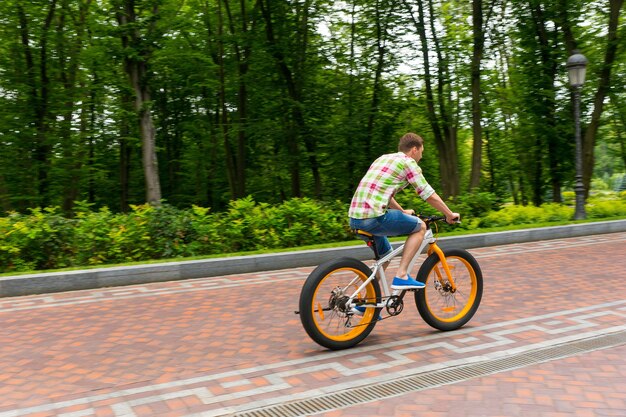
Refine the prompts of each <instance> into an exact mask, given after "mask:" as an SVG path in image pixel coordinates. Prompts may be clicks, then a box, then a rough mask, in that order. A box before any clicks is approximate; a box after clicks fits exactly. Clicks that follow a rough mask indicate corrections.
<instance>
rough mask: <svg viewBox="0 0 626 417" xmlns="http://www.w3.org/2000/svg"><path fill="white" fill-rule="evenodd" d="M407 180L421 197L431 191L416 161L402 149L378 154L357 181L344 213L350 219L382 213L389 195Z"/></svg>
mask: <svg viewBox="0 0 626 417" xmlns="http://www.w3.org/2000/svg"><path fill="white" fill-rule="evenodd" d="M409 184H411V185H412V186H413V188H415V191H416V192H417V195H419V196H420V197H421V198H422V199H423V200H426V199H428V197H430V196H431V195H433V193H434V192H435V190H433V187H431V186H430V185H429V184H428V182H426V179H425V178H424V176H423V175H422V169H421V168H420V167H419V165H417V162H415V160H414V159H413V158H411V157H409V156H407V155H406V154H405V153H404V152H398V153H392V154H387V155H383V156H381V157H379V158H378V159H376V160H375V161H374V162H373V163H372V165H371V166H370V167H369V169H368V170H367V173H366V174H365V176H364V177H363V179H362V180H361V182H360V183H359V186H358V187H357V189H356V192H355V193H354V197H352V202H351V203H350V211H349V213H348V215H349V216H350V217H351V218H353V219H371V218H374V217H378V216H382V215H383V214H385V212H386V211H387V205H388V204H389V200H390V199H391V197H393V196H394V195H395V194H396V193H397V192H398V191H400V190H402V189H403V188H404V187H406V186H407V185H409Z"/></svg>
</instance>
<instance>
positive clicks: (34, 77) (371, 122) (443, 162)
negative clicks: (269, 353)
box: [0, 0, 626, 269]
mask: <svg viewBox="0 0 626 417" xmlns="http://www.w3.org/2000/svg"><path fill="white" fill-rule="evenodd" d="M623 14H624V2H623V0H598V1H596V0H586V1H582V0H550V1H542V0H472V1H464V0H463V1H462V0H452V1H447V0H353V1H328V0H239V1H234V0H45V1H44V0H28V1H21V0H3V1H1V2H0V214H3V215H5V216H6V217H5V218H4V219H5V223H4V224H5V226H6V228H7V229H6V230H9V231H12V233H13V232H15V231H16V226H15V224H16V222H17V223H19V221H21V220H20V219H22V218H20V217H19V216H20V215H21V213H27V212H31V213H33V214H35V217H36V215H37V213H39V214H40V215H41V214H42V213H54V215H55V216H56V215H57V214H58V215H59V216H61V215H62V217H63V218H72V217H76V216H78V217H79V218H80V217H81V216H82V218H85V217H88V216H90V215H92V214H93V213H91V211H97V210H100V211H101V212H102V211H104V212H106V213H108V214H107V215H109V216H113V215H117V213H128V212H129V211H132V212H134V213H135V214H137V213H138V212H141V213H144V212H146V213H147V212H150V208H148V207H146V208H145V210H144V209H139V210H137V207H136V205H139V204H143V203H150V204H152V205H159V204H165V205H166V206H167V207H169V208H170V209H173V208H176V209H180V210H187V209H189V210H195V211H193V212H190V213H192V214H191V216H192V217H193V216H194V215H199V216H205V215H207V213H208V211H209V210H210V211H211V213H220V212H227V211H228V210H232V209H233V208H236V209H237V210H239V209H241V208H242V207H247V209H246V210H248V211H252V210H253V209H254V208H255V207H257V205H256V204H254V203H251V202H259V203H261V204H263V208H264V209H266V211H267V210H269V207H270V206H269V205H275V206H276V207H282V209H284V207H286V206H285V204H287V206H288V204H289V201H291V200H293V201H296V202H295V203H293V204H294V205H298V206H299V207H300V209H302V207H303V206H304V207H306V206H307V204H309V201H308V200H307V198H310V199H313V200H315V201H317V202H319V204H320V205H324V204H326V205H329V206H332V207H333V208H334V209H338V210H341V213H340V214H341V216H345V213H344V212H343V207H342V206H341V205H339V206H337V205H336V204H338V203H337V202H342V203H345V204H347V202H349V200H350V198H351V196H352V193H353V192H354V189H355V188H356V185H357V182H358V180H359V179H360V178H361V176H362V175H363V173H364V172H365V170H366V169H367V167H368V166H369V164H370V163H371V161H372V160H373V159H374V158H375V157H377V156H379V155H380V154H382V153H387V152H394V151H395V150H396V145H397V139H398V138H399V137H400V136H401V135H402V134H403V133H405V132H407V131H413V132H416V133H418V134H420V135H422V136H423V137H424V138H425V141H426V150H425V157H424V159H423V161H422V162H421V163H420V165H421V167H422V169H423V170H424V172H425V175H426V177H427V178H428V180H429V182H430V183H431V184H432V185H433V186H434V187H435V189H436V190H437V191H438V192H439V193H440V194H441V195H442V196H444V197H445V198H451V199H452V201H454V200H455V199H456V200H457V201H465V202H467V201H473V202H478V203H477V204H479V205H480V204H482V203H481V202H485V201H486V204H488V205H497V204H498V203H501V202H504V201H510V202H513V203H515V204H519V205H528V204H531V205H534V206H540V205H542V204H544V203H546V202H552V203H557V204H559V203H562V202H563V200H564V196H565V198H567V193H568V192H570V193H571V191H568V190H571V189H572V187H573V182H574V178H575V173H574V152H575V141H574V120H573V109H572V100H571V94H572V92H571V89H570V88H569V85H568V81H567V71H566V68H565V63H566V61H567V58H568V56H569V55H571V54H572V53H573V51H574V50H580V51H581V52H582V53H583V54H584V55H585V56H586V57H587V58H588V59H589V65H588V67H587V82H586V83H585V85H584V87H583V89H582V100H581V102H582V113H581V114H582V138H583V162H584V163H583V180H584V185H585V191H586V193H587V195H589V192H590V190H591V189H592V188H594V189H615V190H618V189H620V187H622V188H623V187H624V186H625V185H626V179H625V178H624V172H625V171H626V169H625V164H626V42H625V41H624V39H625V38H626V24H624V17H623ZM302 198H304V200H302ZM238 201H239V203H237V202H238ZM233 204H235V205H233ZM250 204H252V205H251V206H250ZM192 207H193V209H192ZM202 208H203V209H202ZM308 209H309V210H313V209H311V208H310V207H309V208H308ZM287 211H289V210H288V209H287ZM193 213H195V214H193ZM170 214H171V213H170ZM164 216H165V217H167V216H168V215H167V214H165V215H164ZM139 217H141V215H140V216H139ZM11 218H12V219H13V220H10V221H9V220H7V219H11ZM22 220H23V219H22ZM48 220H49V219H48ZM212 221H213V222H215V219H213V220H212ZM50 222H52V223H54V222H53V221H51V220H50V221H48V223H50ZM52 223H51V224H52ZM288 223H289V222H288ZM0 226H1V225H0ZM68 227H69V226H68ZM116 227H117V228H116V229H115V230H113V231H112V230H108V231H107V233H108V235H109V237H110V238H111V235H112V234H115V233H118V232H119V230H120V229H119V225H117V226H116ZM49 228H50V230H53V229H54V227H53V226H50V225H49ZM32 230H34V229H32V228H31V231H32ZM8 233H9V232H5V235H8ZM24 233H26V232H24ZM42 233H43V232H42ZM49 233H52V232H49ZM5 238H6V236H5ZM118 238H119V236H118ZM205 238H207V239H208V237H206V236H205ZM111 239H112V238H111ZM57 240H58V242H57V243H56V244H55V245H53V248H56V249H54V250H57V251H61V252H62V251H63V249H62V246H63V244H62V242H61V241H62V239H61V238H58V239H57ZM29 242H30V241H29ZM59 242H61V243H59ZM40 243H41V242H40ZM40 243H38V244H33V243H32V242H31V243H28V244H30V245H34V246H37V245H39V247H42V245H41V244H40ZM26 246H28V245H26ZM43 246H45V245H43ZM24 248H25V244H24V242H21V243H15V242H14V243H11V244H10V245H9V244H6V243H5V244H4V247H3V248H0V249H2V251H4V253H6V254H7V261H5V262H6V263H7V265H9V264H10V268H9V269H11V268H16V264H15V261H11V260H10V259H16V258H19V257H18V256H17V255H18V252H19V253H22V254H23V253H25V252H26V249H24ZM52 250H53V249H50V250H49V251H45V252H46V253H43V254H41V259H40V260H38V261H32V260H31V261H24V265H26V266H27V267H35V266H36V267H45V266H46V265H48V264H50V262H48V261H46V259H47V258H49V257H50V256H53V255H52V254H51V251H52ZM119 250H120V251H122V252H123V249H119ZM46 257H47V258H46ZM91 262H92V263H97V262H103V260H102V259H100V258H97V259H96V258H94V260H92V261H91ZM18 263H19V262H18ZM67 263H70V264H71V263H72V262H70V261H68V262H65V263H64V262H56V263H54V262H53V263H52V265H53V266H55V265H56V266H58V265H61V266H63V265H65V264H67ZM48 266H49V265H48Z"/></svg>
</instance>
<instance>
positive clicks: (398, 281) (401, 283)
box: [391, 274, 426, 290]
mask: <svg viewBox="0 0 626 417" xmlns="http://www.w3.org/2000/svg"><path fill="white" fill-rule="evenodd" d="M406 277H407V279H402V278H400V277H394V279H393V281H392V282H391V288H392V289H394V290H421V289H422V288H424V287H426V284H424V283H423V282H419V281H416V280H414V279H413V278H411V276H410V275H409V274H407V275H406Z"/></svg>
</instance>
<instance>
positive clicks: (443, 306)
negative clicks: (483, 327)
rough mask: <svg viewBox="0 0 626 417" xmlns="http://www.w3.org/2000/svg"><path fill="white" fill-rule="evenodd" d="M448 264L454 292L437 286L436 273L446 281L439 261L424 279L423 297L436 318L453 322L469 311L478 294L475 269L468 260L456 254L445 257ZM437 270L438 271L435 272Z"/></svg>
mask: <svg viewBox="0 0 626 417" xmlns="http://www.w3.org/2000/svg"><path fill="white" fill-rule="evenodd" d="M446 261H447V262H448V265H449V266H450V273H451V274H452V279H454V283H455V285H456V287H457V290H456V292H454V293H452V292H450V291H445V290H444V289H442V288H440V287H438V285H437V282H438V281H439V278H438V275H439V276H441V277H442V278H443V281H444V284H445V281H446V273H445V271H444V270H443V266H442V265H441V262H437V263H436V264H435V266H434V267H433V269H432V270H431V271H430V273H429V275H428V278H427V279H426V288H424V289H423V290H422V291H425V294H424V299H425V300H426V306H427V307H428V311H430V313H431V314H432V315H433V317H435V318H436V319H437V320H439V321H442V322H448V323H450V322H455V321H458V320H461V319H462V318H463V317H465V315H466V314H467V313H468V312H469V311H470V309H471V308H472V306H473V305H474V302H475V301H476V296H477V294H478V282H477V279H476V271H474V268H472V266H471V265H470V263H469V262H468V261H466V260H465V259H463V258H460V257H458V256H450V257H446ZM437 270H438V272H439V273H438V272H437Z"/></svg>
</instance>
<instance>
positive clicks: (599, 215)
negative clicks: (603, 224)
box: [585, 200, 626, 219]
mask: <svg viewBox="0 0 626 417" xmlns="http://www.w3.org/2000/svg"><path fill="white" fill-rule="evenodd" d="M585 211H586V212H587V217H589V218H590V219H604V218H607V217H618V216H626V200H613V201H595V202H590V203H589V204H587V205H586V206H585Z"/></svg>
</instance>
